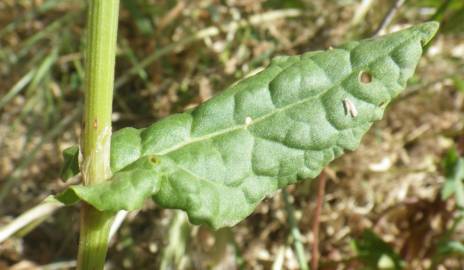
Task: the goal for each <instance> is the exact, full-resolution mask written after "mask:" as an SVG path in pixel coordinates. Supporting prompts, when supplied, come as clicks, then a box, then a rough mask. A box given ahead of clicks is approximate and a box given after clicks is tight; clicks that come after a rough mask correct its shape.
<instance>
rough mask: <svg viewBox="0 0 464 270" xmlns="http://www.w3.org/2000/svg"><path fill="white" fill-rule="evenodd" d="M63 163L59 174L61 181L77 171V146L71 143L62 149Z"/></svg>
mask: <svg viewBox="0 0 464 270" xmlns="http://www.w3.org/2000/svg"><path fill="white" fill-rule="evenodd" d="M63 159H64V164H63V168H61V172H60V176H61V179H63V181H65V182H66V181H67V180H68V179H69V178H71V177H73V176H75V175H77V174H78V173H79V146H77V145H73V146H71V147H68V148H66V149H65V150H64V151H63Z"/></svg>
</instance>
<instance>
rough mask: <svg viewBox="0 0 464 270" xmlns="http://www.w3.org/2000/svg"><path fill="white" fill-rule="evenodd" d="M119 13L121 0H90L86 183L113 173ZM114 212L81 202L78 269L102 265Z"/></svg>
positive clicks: (87, 61)
mask: <svg viewBox="0 0 464 270" xmlns="http://www.w3.org/2000/svg"><path fill="white" fill-rule="evenodd" d="M118 13H119V0H91V1H89V12H88V18H87V28H88V29H87V31H88V33H87V47H86V55H85V56H86V66H85V76H86V80H85V110H84V123H83V126H84V127H83V129H84V133H83V137H82V148H83V157H84V161H83V163H82V164H83V165H82V175H83V179H84V185H94V184H97V183H99V182H101V181H105V180H106V179H108V178H109V177H111V169H110V160H109V155H110V139H111V112H112V101H113V84H114V65H115V56H116V36H117V29H118ZM113 215H114V214H113V213H107V212H99V211H97V210H96V209H95V208H93V207H92V206H90V205H87V204H83V205H82V209H81V219H80V222H81V232H80V240H79V253H78V261H77V269H86V270H87V269H91V270H98V269H103V266H104V263H105V257H106V252H107V249H108V235H109V230H110V227H111V222H112V217H113Z"/></svg>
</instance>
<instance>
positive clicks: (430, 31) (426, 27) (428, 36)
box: [416, 21, 440, 46]
mask: <svg viewBox="0 0 464 270" xmlns="http://www.w3.org/2000/svg"><path fill="white" fill-rule="evenodd" d="M416 27H417V28H416V29H417V30H418V32H419V33H420V36H421V41H422V46H425V45H427V43H429V42H430V40H432V38H433V37H434V36H435V34H436V33H437V31H438V28H439V27H440V23H438V22H436V21H430V22H426V23H423V24H419V25H418V26H416Z"/></svg>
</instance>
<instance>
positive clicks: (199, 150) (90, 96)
mask: <svg viewBox="0 0 464 270" xmlns="http://www.w3.org/2000/svg"><path fill="white" fill-rule="evenodd" d="M117 5H118V3H117V1H116V0H110V1H103V0H94V1H90V12H89V14H90V15H89V35H88V37H89V45H88V46H89V47H88V49H87V50H88V52H87V72H88V73H87V81H88V83H87V84H86V87H87V90H86V95H87V97H86V108H85V109H86V114H85V120H84V121H85V128H84V130H85V132H84V138H83V141H84V143H83V147H82V150H83V156H84V159H83V160H84V161H83V162H82V163H81V164H80V169H81V172H82V174H83V176H84V180H85V181H84V184H83V185H76V186H71V187H70V188H69V189H67V190H66V191H64V192H63V193H61V194H59V195H58V196H56V198H57V199H58V200H59V201H61V202H63V203H65V204H71V203H75V202H77V201H83V202H84V209H83V211H84V214H83V218H82V221H83V223H82V226H84V228H83V230H84V231H85V232H87V234H86V233H83V234H81V245H84V249H85V245H86V243H85V241H86V238H87V240H88V239H91V240H90V241H92V239H94V241H96V242H95V243H98V241H106V237H107V233H108V232H107V228H108V224H110V221H111V216H112V215H113V213H115V212H116V211H118V210H121V209H125V210H135V209H139V208H141V207H142V205H143V202H144V201H145V200H146V199H148V198H151V199H153V200H154V201H155V203H156V204H157V205H159V206H160V207H165V208H176V209H182V210H184V211H186V212H187V214H188V216H189V219H190V221H191V222H192V223H194V224H207V225H209V226H210V227H213V228H215V229H217V228H221V227H224V226H233V225H234V224H236V223H238V222H240V221H241V220H243V219H244V218H245V217H247V216H248V215H250V213H252V212H253V210H254V209H255V207H256V205H257V204H258V203H259V202H260V201H261V200H262V199H263V198H264V197H265V196H267V195H269V194H271V193H273V192H274V191H276V190H278V189H279V188H283V187H285V186H287V185H289V184H293V183H296V182H297V181H299V180H303V179H312V178H314V177H316V176H317V175H318V174H319V173H320V172H321V170H322V169H323V168H324V167H325V166H326V165H327V164H328V163H329V162H331V161H332V160H333V159H335V158H337V157H339V156H340V155H342V154H343V153H344V151H345V150H354V149H356V148H357V147H358V145H359V143H360V141H361V138H362V136H363V135H364V134H365V133H366V132H367V130H368V129H369V128H370V127H371V125H372V124H373V122H374V121H376V120H379V119H381V118H382V116H383V113H384V111H385V108H386V106H387V105H388V104H389V103H390V102H391V101H392V100H393V99H394V98H395V97H396V96H398V94H399V93H400V92H401V91H402V90H404V88H405V87H406V83H407V81H408V79H409V78H410V77H411V76H412V75H413V73H414V70H415V68H416V65H417V63H418V61H419V59H420V57H421V54H422V49H423V47H424V46H425V45H426V44H427V43H428V42H429V41H430V39H431V38H432V37H433V36H434V34H435V33H436V31H437V28H438V24H437V23H435V22H428V23H424V24H420V25H417V26H413V27H410V28H408V29H405V30H402V31H399V32H396V33H393V34H389V35H385V36H382V37H376V38H372V39H366V40H362V41H354V42H349V43H347V44H344V45H341V46H339V47H336V48H333V49H330V50H328V51H315V52H308V53H305V54H303V55H298V56H278V57H275V58H274V59H273V60H272V61H271V64H270V65H269V66H268V67H267V68H266V69H264V70H263V71H261V72H260V73H258V74H256V75H254V76H252V77H249V78H246V79H243V80H241V81H239V82H237V83H235V84H233V85H232V86H230V87H229V88H227V89H226V90H224V91H223V92H222V93H221V94H219V95H217V96H215V97H213V98H212V99H210V100H208V101H207V102H205V103H203V104H201V105H199V106H198V107H196V108H194V109H192V110H189V111H187V112H184V113H179V114H174V115H172V116H170V117H167V118H165V119H163V120H161V121H159V122H156V123H154V124H152V125H151V126H149V127H147V128H143V129H135V128H131V127H128V128H124V129H121V130H119V131H117V132H115V133H114V134H113V135H112V136H111V132H110V130H111V126H110V114H111V98H112V96H111V90H112V80H113V69H114V48H112V52H111V53H112V55H108V52H107V51H105V50H107V49H105V50H104V49H103V48H102V47H101V46H102V45H101V44H100V42H104V41H105V40H104V36H105V34H104V33H102V32H99V31H103V30H101V29H100V30H99V28H98V27H102V24H104V23H106V24H107V25H109V24H111V25H112V27H113V28H111V29H110V30H111V31H110V32H111V33H112V34H111V35H109V36H108V37H107V38H108V40H106V42H109V43H111V44H113V45H114V44H115V35H116V27H117V23H116V20H115V18H117V13H116V12H117ZM104 9H106V11H105V10H104ZM108 10H111V12H109V11H108ZM98 14H100V15H98ZM97 21H98V22H97ZM106 27H107V26H106ZM102 29H103V28H102ZM105 31H108V30H107V29H105ZM99 35H100V36H99ZM101 35H103V37H102V36H101ZM99 46H100V47H99ZM105 61H106V62H105ZM105 63H106V64H105ZM105 65H107V66H105ZM102 68H105V69H108V70H106V71H105V70H103V71H105V72H103V71H102ZM98 72H100V73H99V74H97V73H98ZM96 78H97V79H96ZM98 78H104V79H100V80H98ZM92 82H93V83H94V84H92ZM105 91H106V92H105ZM102 92H103V93H102ZM89 104H91V105H89ZM100 105H102V106H100ZM110 138H111V139H110ZM110 141H111V143H110ZM110 144H111V147H110ZM109 148H111V150H109ZM76 161H77V159H74V163H75V162H76ZM74 165H76V164H74ZM86 211H87V212H86ZM85 222H90V223H91V222H94V223H95V224H96V225H95V226H94V228H93V227H92V226H93V225H92V226H90V227H92V228H91V229H88V228H89V226H87V225H85ZM85 226H87V227H85ZM86 228H87V229H86ZM101 231H104V232H102V233H101V234H100V232H101ZM92 237H93V238H92ZM82 241H84V242H82ZM95 245H97V244H95ZM102 246H104V247H102V249H104V250H105V252H106V244H104V245H103V244H102ZM94 248H95V247H94ZM82 253H83V254H86V253H85V251H82ZM83 256H85V255H83ZM89 256H90V255H89ZM82 265H83V264H82ZM83 269H84V268H83ZM89 269H90V268H89Z"/></svg>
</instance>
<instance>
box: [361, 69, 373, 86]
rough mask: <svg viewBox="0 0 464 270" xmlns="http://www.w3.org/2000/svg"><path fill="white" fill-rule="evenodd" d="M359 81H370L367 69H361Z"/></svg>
mask: <svg viewBox="0 0 464 270" xmlns="http://www.w3.org/2000/svg"><path fill="white" fill-rule="evenodd" d="M359 81H360V82H362V83H370V82H372V75H371V74H370V73H369V72H368V71H361V73H359Z"/></svg>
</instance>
